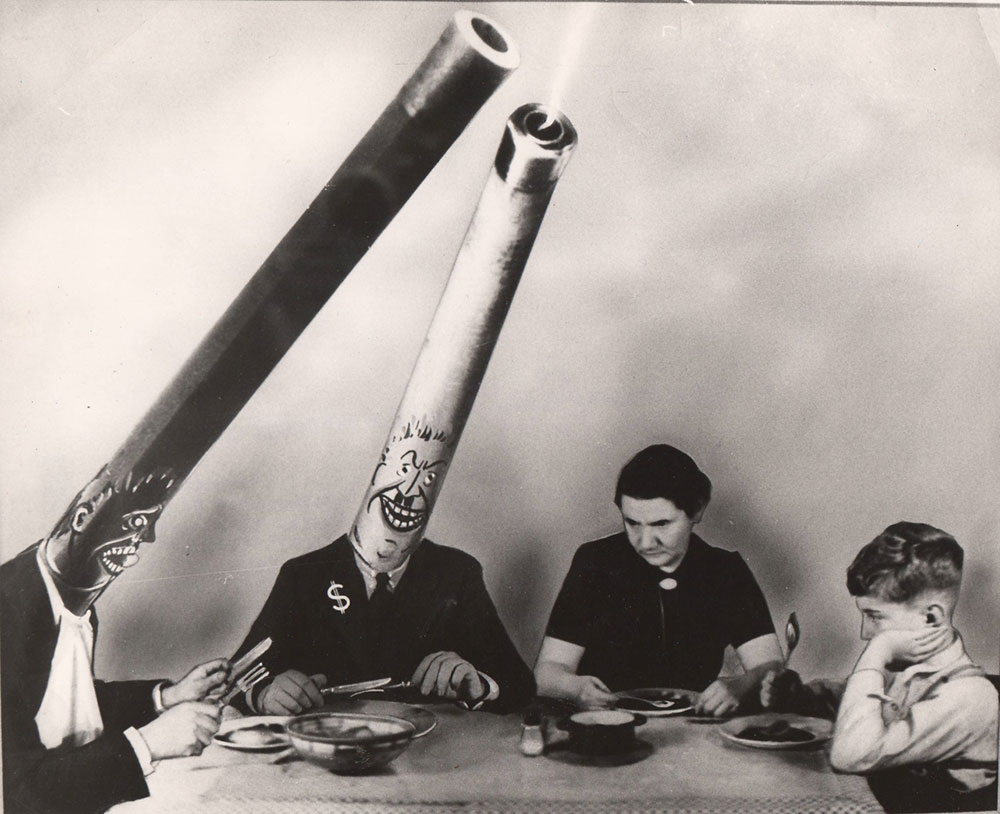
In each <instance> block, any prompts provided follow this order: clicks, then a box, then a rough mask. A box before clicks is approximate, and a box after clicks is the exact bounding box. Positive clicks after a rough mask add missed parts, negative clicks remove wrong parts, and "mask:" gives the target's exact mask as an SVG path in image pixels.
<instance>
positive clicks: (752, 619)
mask: <svg viewBox="0 0 1000 814" xmlns="http://www.w3.org/2000/svg"><path fill="white" fill-rule="evenodd" d="M711 489H712V485H711V482H710V481H709V479H708V477H707V476H706V475H705V474H704V473H702V472H701V470H700V469H699V468H698V466H697V465H696V464H695V462H694V461H693V460H692V459H691V458H690V457H689V456H688V455H686V454H685V453H683V452H681V451H680V450H678V449H675V448H674V447H671V446H668V445H666V444H658V445H654V446H651V447H647V448H646V449H644V450H642V451H641V452H639V453H638V454H637V455H635V457H633V458H632V459H631V460H630V461H629V462H628V463H627V464H626V465H625V467H624V468H623V469H622V471H621V474H620V475H619V478H618V484H617V487H616V489H615V503H616V504H617V505H618V508H619V510H620V511H621V517H622V522H623V524H624V530H623V531H622V532H619V533H617V534H613V535H612V536H610V537H605V538H604V539H600V540H595V541H592V542H589V543H586V544H584V545H582V546H580V548H579V549H578V550H577V552H576V555H575V556H574V558H573V563H572V565H571V566H570V570H569V573H568V574H567V575H566V579H565V581H564V582H563V585H562V589H561V590H560V592H559V595H558V597H557V598H556V601H555V605H554V607H553V608H552V614H551V616H550V619H549V624H548V628H547V629H546V633H545V638H544V640H543V641H542V646H541V650H540V652H539V655H538V661H537V662H536V664H535V679H536V681H537V682H538V693H539V695H543V696H548V697H552V698H558V699H562V700H565V701H569V702H572V703H574V704H577V705H579V706H582V707H606V706H612V705H614V703H615V696H614V695H613V693H614V692H616V691H620V690H628V689H637V688H640V687H670V688H681V689H689V690H694V691H697V692H699V693H700V696H699V697H698V702H697V705H696V709H697V710H698V711H699V712H701V713H703V714H708V715H716V716H719V715H724V714H727V713H731V712H734V711H736V710H737V709H738V708H740V707H741V706H742V705H743V703H744V701H747V702H748V703H751V704H755V703H756V702H757V691H758V688H759V685H760V679H761V677H763V675H764V674H765V673H767V671H768V670H769V669H771V668H772V667H774V666H776V665H777V664H780V663H781V650H780V648H779V646H778V640H777V637H776V636H775V633H774V626H773V625H772V623H771V616H770V612H769V611H768V607H767V602H766V601H765V599H764V595H763V594H762V593H761V590H760V588H759V587H758V586H757V582H756V581H755V580H754V577H753V574H751V572H750V569H749V568H748V567H747V565H746V563H745V562H744V561H743V559H742V558H741V557H740V555H739V554H738V553H736V552H734V551H726V550H723V549H721V548H716V547H714V546H711V545H709V544H708V543H706V542H705V541H704V540H702V539H701V538H700V537H699V536H698V535H696V534H694V533H693V528H694V526H695V525H696V524H697V523H698V522H699V521H700V520H701V519H702V515H703V514H704V512H705V508H706V506H707V505H708V501H709V498H710V496H711ZM727 645H731V646H732V647H734V648H735V649H736V653H737V655H738V656H739V658H740V661H741V663H742V665H743V668H744V670H745V672H744V673H743V674H741V675H736V676H731V677H722V676H720V675H719V672H720V670H721V668H722V666H723V660H724V654H725V650H726V647H727Z"/></svg>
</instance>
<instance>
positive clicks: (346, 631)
mask: <svg viewBox="0 0 1000 814" xmlns="http://www.w3.org/2000/svg"><path fill="white" fill-rule="evenodd" d="M331 560H332V561H331V562H330V564H329V566H328V568H327V569H326V573H325V575H324V579H325V586H326V590H327V591H329V590H330V589H331V586H332V583H333V582H336V583H337V584H338V585H339V586H341V587H340V588H338V592H339V593H340V594H342V595H344V596H346V597H347V598H348V599H349V600H350V605H349V606H348V607H347V609H346V610H345V611H344V612H343V613H340V612H339V611H337V609H336V607H337V604H338V603H335V602H334V601H333V600H332V599H331V598H330V597H329V596H324V597H323V600H322V601H323V602H324V604H325V606H326V613H325V614H324V618H325V619H327V620H328V623H329V624H330V625H332V626H334V628H335V629H339V630H340V631H341V634H342V636H341V643H342V644H343V646H344V647H345V648H346V649H347V651H348V652H347V653H344V654H341V655H337V654H334V657H335V658H338V659H340V658H343V659H344V661H345V662H346V663H347V664H352V663H354V664H357V665H358V666H359V668H360V670H361V672H362V673H364V674H367V672H368V671H369V670H370V669H371V656H370V654H369V652H368V647H367V646H366V640H367V636H368V595H367V591H366V590H365V581H364V578H363V577H362V576H361V572H360V571H359V570H358V566H357V563H356V562H355V560H354V549H353V548H352V547H351V543H350V540H348V539H347V537H346V536H344V537H340V538H339V539H338V540H337V541H336V542H335V543H334V551H333V556H332V558H331ZM351 672H353V671H351Z"/></svg>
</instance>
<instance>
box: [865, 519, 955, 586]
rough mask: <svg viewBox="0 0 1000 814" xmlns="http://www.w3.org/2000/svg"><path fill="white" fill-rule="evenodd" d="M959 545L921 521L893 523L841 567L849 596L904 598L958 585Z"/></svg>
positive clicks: (949, 536) (947, 535)
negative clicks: (845, 565)
mask: <svg viewBox="0 0 1000 814" xmlns="http://www.w3.org/2000/svg"><path fill="white" fill-rule="evenodd" d="M962 558H963V552H962V547H961V546H960V545H959V544H958V542H957V541H956V540H955V538H954V537H952V536H951V535H950V534H948V532H946V531H941V529H937V528H934V526H928V525H927V524H926V523H907V522H902V523H893V524H892V525H891V526H889V528H887V529H886V530H885V531H883V532H882V533H881V534H880V535H879V536H878V537H876V538H875V539H874V540H872V541H871V542H870V543H868V545H866V546H865V547H864V548H862V549H861V551H859V552H858V556H856V557H855V558H854V562H852V563H851V564H850V566H849V567H848V569H847V590H848V591H850V592H851V596H877V597H879V598H880V599H884V600H886V601H889V602H909V601H910V600H911V599H913V598H914V597H915V596H918V595H919V594H921V593H923V592H924V591H926V590H928V589H931V590H949V589H955V588H958V586H959V584H960V583H961V581H962Z"/></svg>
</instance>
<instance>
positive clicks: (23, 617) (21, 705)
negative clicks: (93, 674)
mask: <svg viewBox="0 0 1000 814" xmlns="http://www.w3.org/2000/svg"><path fill="white" fill-rule="evenodd" d="M37 548H38V546H37V544H36V545H33V546H31V548H29V549H27V550H25V551H22V552H21V553H20V554H19V555H18V556H17V557H15V558H14V559H12V560H10V561H9V562H6V563H4V564H3V566H0V613H2V616H0V665H2V672H0V694H2V699H0V700H2V704H3V710H2V717H3V799H4V811H6V812H7V814H20V812H25V814H28V812H30V814H48V812H53V813H54V814H55V813H56V812H73V813H74V814H90V812H100V811H105V810H106V809H108V808H110V807H111V806H113V805H115V804H116V803H120V802H124V801H125V800H136V799H139V798H141V797H146V796H148V795H149V791H148V789H147V788H146V781H145V779H144V778H143V775H142V768H141V766H140V765H139V761H138V759H137V758H136V756H135V752H134V751H133V750H132V746H131V744H129V742H128V740H127V739H126V738H125V735H124V734H122V733H123V732H124V730H126V729H128V727H130V726H142V725H143V724H146V723H148V722H149V721H151V720H152V719H153V718H154V717H155V716H156V713H155V710H154V709H153V698H152V691H153V687H154V686H155V685H156V682H155V681H114V682H104V681H95V682H94V687H95V689H96V691H97V703H98V705H99V706H100V708H101V717H102V719H103V721H104V734H103V735H101V736H100V737H98V738H97V739H96V740H94V741H92V742H91V743H88V744H86V745H85V746H77V747H59V748H57V749H46V748H45V746H43V745H42V742H41V741H40V740H39V738H38V728H37V726H35V714H36V713H37V712H38V709H39V707H40V706H41V705H42V697H43V696H44V694H45V687H46V686H47V684H48V681H49V671H50V669H51V662H52V655H53V653H54V651H55V647H56V640H57V638H58V633H59V627H58V626H57V625H56V624H55V623H54V622H53V621H52V607H51V605H50V604H49V597H48V594H47V593H46V591H45V583H44V582H43V581H42V575H41V574H40V573H39V570H38V561H37V560H36V550H37ZM91 618H92V622H93V625H94V634H95V637H96V634H97V617H96V614H92V616H91Z"/></svg>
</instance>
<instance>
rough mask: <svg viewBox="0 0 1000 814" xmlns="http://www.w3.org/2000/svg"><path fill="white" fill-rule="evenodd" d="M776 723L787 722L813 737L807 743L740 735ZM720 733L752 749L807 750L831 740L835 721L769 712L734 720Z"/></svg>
mask: <svg viewBox="0 0 1000 814" xmlns="http://www.w3.org/2000/svg"><path fill="white" fill-rule="evenodd" d="M776 721H785V722H786V723H787V724H788V725H789V726H793V727H795V728H796V729H802V730H805V731H806V732H808V733H810V734H811V735H812V738H811V739H810V740H807V741H788V740H756V739H753V738H745V737H741V736H740V733H741V732H743V731H744V730H746V729H747V728H748V727H752V726H759V727H766V726H771V725H772V724H774V723H775V722H776ZM719 732H720V733H722V736H723V737H724V738H727V739H729V740H731V741H732V742H733V743H738V744H739V745H740V746H747V747H749V748H750V749H807V748H809V747H811V746H816V745H817V744H820V743H825V742H826V741H828V740H829V739H830V735H831V734H832V732H833V721H827V720H826V719H824V718H807V717H806V716H804V715H790V714H786V713H781V712H768V713H765V714H763V715H750V716H747V717H744V718H733V719H732V720H731V721H727V722H726V723H724V724H723V725H722V726H720V727H719Z"/></svg>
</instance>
